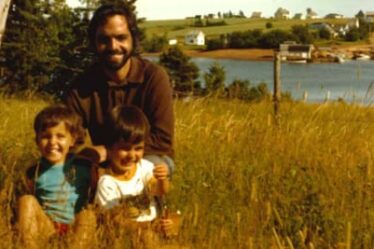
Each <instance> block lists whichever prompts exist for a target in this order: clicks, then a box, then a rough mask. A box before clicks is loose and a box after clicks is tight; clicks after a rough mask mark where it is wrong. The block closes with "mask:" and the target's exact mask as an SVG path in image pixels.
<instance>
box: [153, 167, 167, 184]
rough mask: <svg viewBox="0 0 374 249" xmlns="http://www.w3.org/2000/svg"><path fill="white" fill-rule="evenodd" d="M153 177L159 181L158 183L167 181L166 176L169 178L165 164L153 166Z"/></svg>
mask: <svg viewBox="0 0 374 249" xmlns="http://www.w3.org/2000/svg"><path fill="white" fill-rule="evenodd" d="M153 176H154V177H155V178H156V179H157V180H160V181H162V180H166V179H168V176H169V170H168V166H166V164H165V163H160V164H157V165H155V167H154V169H153Z"/></svg>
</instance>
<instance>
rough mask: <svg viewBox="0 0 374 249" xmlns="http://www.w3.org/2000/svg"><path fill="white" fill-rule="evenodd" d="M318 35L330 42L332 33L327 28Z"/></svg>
mask: <svg viewBox="0 0 374 249" xmlns="http://www.w3.org/2000/svg"><path fill="white" fill-rule="evenodd" d="M318 34H319V37H320V38H321V39H325V40H330V39H331V33H330V31H329V30H328V29H327V28H325V27H323V28H321V29H320V30H319V31H318Z"/></svg>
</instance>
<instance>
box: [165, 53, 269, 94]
mask: <svg viewBox="0 0 374 249" xmlns="http://www.w3.org/2000/svg"><path fill="white" fill-rule="evenodd" d="M160 64H161V65H162V66H164V67H165V68H166V70H167V72H168V74H169V76H170V78H171V82H172V84H173V87H174V90H175V91H176V92H177V93H181V94H183V95H187V94H188V95H195V96H205V95H215V96H218V97H224V98H231V99H241V100H245V101H259V100H263V99H270V95H271V94H270V91H269V90H268V87H267V85H266V84H265V83H260V84H259V85H257V86H252V85H251V83H250V81H249V80H247V79H245V80H242V79H235V80H234V81H233V82H231V83H230V84H228V85H227V84H226V72H225V69H224V68H223V67H222V66H221V65H220V64H219V63H213V64H212V65H211V66H210V67H209V69H208V72H205V73H204V74H203V78H204V81H205V87H204V88H203V87H202V84H201V82H200V81H198V78H199V74H200V72H199V68H198V67H197V66H196V64H195V63H194V62H192V61H191V58H190V57H188V56H186V55H185V54H184V53H183V51H182V50H181V49H180V48H179V47H178V46H173V47H170V48H169V49H168V50H166V51H164V52H163V53H162V54H161V55H160Z"/></svg>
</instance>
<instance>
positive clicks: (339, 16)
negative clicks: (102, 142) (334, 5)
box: [325, 13, 344, 19]
mask: <svg viewBox="0 0 374 249" xmlns="http://www.w3.org/2000/svg"><path fill="white" fill-rule="evenodd" d="M325 18H326V19H342V18H344V16H343V15H341V14H337V13H330V14H327V15H326V16H325Z"/></svg>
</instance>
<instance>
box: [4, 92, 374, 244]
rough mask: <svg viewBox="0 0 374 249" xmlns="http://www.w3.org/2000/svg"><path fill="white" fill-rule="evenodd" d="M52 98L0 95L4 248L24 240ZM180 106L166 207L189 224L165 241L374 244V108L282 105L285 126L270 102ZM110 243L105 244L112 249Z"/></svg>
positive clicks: (215, 101)
mask: <svg viewBox="0 0 374 249" xmlns="http://www.w3.org/2000/svg"><path fill="white" fill-rule="evenodd" d="M48 102H49V101H44V100H38V99H37V98H29V99H28V98H22V99H20V98H16V97H3V96H0V137H1V140H0V205H1V209H0V210H1V211H0V212H1V215H0V248H13V247H14V245H17V244H16V241H17V239H16V238H17V236H16V234H15V232H14V230H13V222H14V212H13V209H14V206H15V203H16V202H15V201H16V200H15V199H16V193H17V187H18V182H19V179H20V176H21V174H22V173H23V171H24V169H25V168H26V167H27V166H28V165H29V164H30V162H31V161H33V160H35V158H37V157H38V153H37V150H36V147H35V144H34V135H33V133H32V122H33V118H34V115H35V113H36V112H37V111H39V110H40V109H41V108H43V107H44V106H45V105H46V104H47V103H48ZM175 110H176V117H177V119H176V139H175V143H176V148H175V149H176V152H177V154H176V165H177V171H176V173H175V175H174V178H173V181H172V182H173V188H172V190H171V191H170V194H169V195H168V197H167V198H166V204H167V205H168V207H169V209H171V210H174V211H175V210H177V209H178V210H180V211H181V213H182V217H183V223H182V227H181V232H180V235H179V237H178V238H176V239H175V240H174V241H171V242H167V243H170V244H173V243H174V244H179V245H185V246H187V247H188V248H207V249H213V248H230V249H231V248H264V249H267V248H277V249H281V248H283V249H285V248H300V249H303V248H308V249H311V248H344V249H345V248H346V249H351V248H362V249H371V248H374V208H373V207H374V109H373V107H362V106H357V105H348V104H344V103H325V104H305V103H282V105H281V113H280V116H279V122H277V123H276V122H274V119H273V116H272V110H273V109H272V104H271V103H269V102H260V103H244V102H239V101H225V100H219V99H214V98H204V99H197V100H193V101H188V102H186V101H182V100H177V101H176V102H175ZM96 238H97V240H100V238H98V237H97V236H96ZM105 243H106V244H105ZM105 243H101V244H100V243H98V246H97V248H112V247H111V244H109V243H110V242H105ZM50 248H55V247H54V246H53V245H51V246H50ZM176 248H179V247H178V246H177V247H176ZM45 249H47V248H45Z"/></svg>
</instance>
